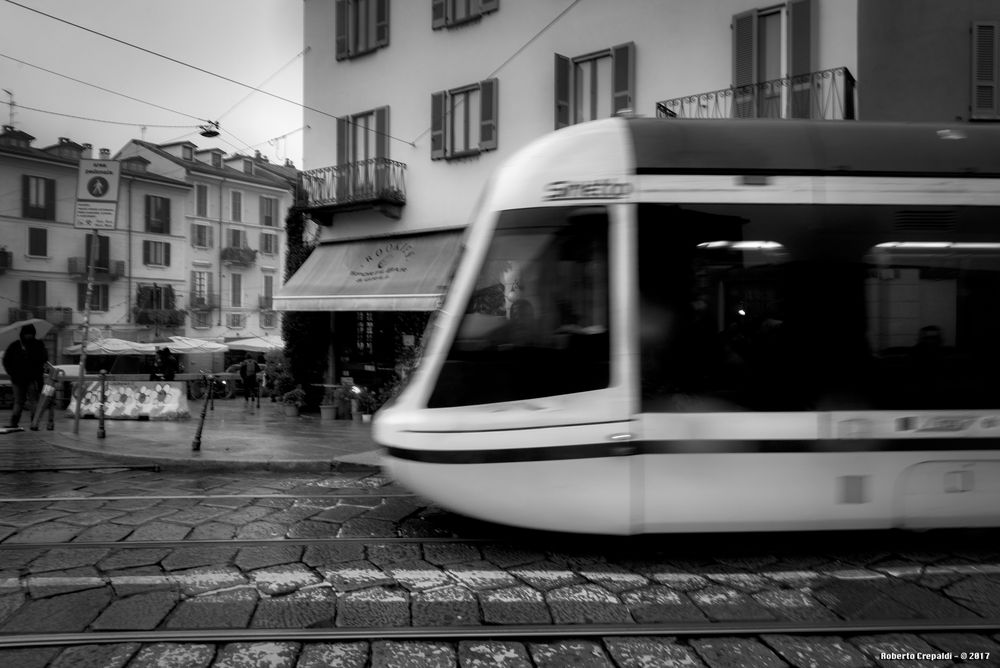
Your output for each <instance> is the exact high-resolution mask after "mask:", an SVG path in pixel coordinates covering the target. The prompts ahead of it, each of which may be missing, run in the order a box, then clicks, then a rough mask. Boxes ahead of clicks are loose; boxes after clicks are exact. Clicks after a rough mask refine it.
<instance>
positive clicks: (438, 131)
mask: <svg viewBox="0 0 1000 668" xmlns="http://www.w3.org/2000/svg"><path fill="white" fill-rule="evenodd" d="M447 95H448V93H446V92H445V91H443V90H442V91H438V92H437V93H432V94H431V160H441V159H442V158H444V156H445V144H444V127H445V113H446V112H445V99H446V97H447Z"/></svg>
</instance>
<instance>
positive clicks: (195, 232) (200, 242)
mask: <svg viewBox="0 0 1000 668" xmlns="http://www.w3.org/2000/svg"><path fill="white" fill-rule="evenodd" d="M214 241H215V240H214V239H213V234H212V226H211V225H198V224H197V223H196V224H194V225H192V226H191V245H192V246H194V247H195V248H211V247H212V246H213V244H214Z"/></svg>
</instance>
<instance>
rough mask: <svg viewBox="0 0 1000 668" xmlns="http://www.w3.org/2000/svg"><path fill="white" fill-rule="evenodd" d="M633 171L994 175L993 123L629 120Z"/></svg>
mask: <svg viewBox="0 0 1000 668" xmlns="http://www.w3.org/2000/svg"><path fill="white" fill-rule="evenodd" d="M628 129H629V131H630V132H631V134H632V138H633V143H634V158H635V169H636V173H638V174H672V173H684V174H697V173H701V174H733V173H739V174H747V173H749V174H775V175H777V174H788V175H792V174H799V175H802V174H828V175H837V174H846V173H849V174H851V175H879V176H892V175H900V176H944V175H948V176H979V177H984V176H989V177H1000V126H990V125H976V124H970V123H961V122H956V123H890V122H863V121H797V120H764V119H745V120H707V119H662V118H631V119H628Z"/></svg>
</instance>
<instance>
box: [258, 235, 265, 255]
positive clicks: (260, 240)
mask: <svg viewBox="0 0 1000 668" xmlns="http://www.w3.org/2000/svg"><path fill="white" fill-rule="evenodd" d="M264 236H265V234H264V233H263V232H261V233H260V236H259V237H258V238H257V248H259V249H260V252H261V253H264V252H266V251H267V249H266V248H265V247H264Z"/></svg>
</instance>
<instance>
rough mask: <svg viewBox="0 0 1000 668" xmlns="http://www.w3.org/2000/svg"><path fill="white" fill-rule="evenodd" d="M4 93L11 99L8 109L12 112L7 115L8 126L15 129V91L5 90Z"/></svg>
mask: <svg viewBox="0 0 1000 668" xmlns="http://www.w3.org/2000/svg"><path fill="white" fill-rule="evenodd" d="M3 92H5V93H7V97H9V98H10V102H9V103H8V109H9V110H10V111H9V112H8V114H7V125H9V126H10V127H14V91H10V90H7V89H6V88H4V89H3Z"/></svg>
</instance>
